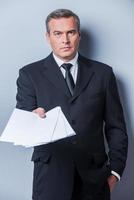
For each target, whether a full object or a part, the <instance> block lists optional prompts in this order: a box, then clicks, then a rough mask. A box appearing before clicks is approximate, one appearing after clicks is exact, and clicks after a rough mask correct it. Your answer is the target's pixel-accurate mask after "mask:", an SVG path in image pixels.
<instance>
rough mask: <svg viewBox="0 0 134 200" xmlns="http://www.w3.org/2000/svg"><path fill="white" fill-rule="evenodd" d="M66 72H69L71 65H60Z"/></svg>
mask: <svg viewBox="0 0 134 200" xmlns="http://www.w3.org/2000/svg"><path fill="white" fill-rule="evenodd" d="M61 66H62V67H63V68H64V69H65V70H66V71H70V69H71V67H72V66H73V65H72V64H71V63H63V64H62V65H61Z"/></svg>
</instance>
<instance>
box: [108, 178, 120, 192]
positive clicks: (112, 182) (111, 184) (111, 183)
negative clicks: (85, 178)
mask: <svg viewBox="0 0 134 200" xmlns="http://www.w3.org/2000/svg"><path fill="white" fill-rule="evenodd" d="M117 181H118V179H117V178H116V176H114V175H110V176H109V177H108V185H109V188H110V192H112V191H113V189H114V187H115V185H116V183H117Z"/></svg>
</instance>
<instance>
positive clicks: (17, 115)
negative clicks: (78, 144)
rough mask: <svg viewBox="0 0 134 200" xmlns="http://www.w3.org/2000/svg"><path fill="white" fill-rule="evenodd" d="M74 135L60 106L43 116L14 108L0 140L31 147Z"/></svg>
mask: <svg viewBox="0 0 134 200" xmlns="http://www.w3.org/2000/svg"><path fill="white" fill-rule="evenodd" d="M73 135H75V132H74V130H73V129H72V127H71V126H70V124H69V123H68V121H67V119H66V117H65V115H64V114H63V112H62V110H61V108H60V107H55V108H53V109H52V110H50V111H48V112H47V113H46V117H45V118H40V117H39V116H38V115H37V114H35V113H33V112H29V111H24V110H20V109H17V108H15V109H14V111H13V113H12V115H11V117H10V119H9V121H8V123H7V125H6V128H5V130H4V131H3V133H2V136H1V137H0V141H3V142H12V143H14V144H15V145H22V146H25V147H33V146H38V145H41V144H47V143H50V142H54V141H56V140H59V139H62V138H66V137H69V136H73Z"/></svg>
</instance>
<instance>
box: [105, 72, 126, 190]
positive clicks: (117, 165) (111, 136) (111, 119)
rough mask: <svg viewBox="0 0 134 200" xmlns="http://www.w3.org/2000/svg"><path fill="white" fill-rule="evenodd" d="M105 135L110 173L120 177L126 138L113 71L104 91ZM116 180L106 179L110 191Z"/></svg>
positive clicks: (112, 176)
mask: <svg viewBox="0 0 134 200" xmlns="http://www.w3.org/2000/svg"><path fill="white" fill-rule="evenodd" d="M105 135H106V139H107V142H108V146H109V159H110V167H111V171H113V172H115V173H117V174H118V175H119V176H120V177H121V176H122V173H123V170H124V168H125V164H126V158H127V147H128V137H127V133H126V125H125V120H124V114H123V109H122V105H121V103H120V98H119V93H118V89H117V84H116V79H115V76H114V73H113V71H111V73H110V76H109V79H108V82H107V89H106V103H105ZM117 180H118V179H117V177H116V176H115V175H114V174H112V175H111V176H110V177H109V178H108V183H109V186H110V190H111V191H112V189H113V188H114V185H115V183H116V182H117Z"/></svg>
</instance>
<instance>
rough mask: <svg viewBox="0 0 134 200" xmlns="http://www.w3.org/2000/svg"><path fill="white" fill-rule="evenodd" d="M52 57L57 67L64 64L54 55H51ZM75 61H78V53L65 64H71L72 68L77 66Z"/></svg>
mask: <svg viewBox="0 0 134 200" xmlns="http://www.w3.org/2000/svg"><path fill="white" fill-rule="evenodd" d="M53 57H54V59H55V61H56V63H57V64H58V66H59V67H61V65H62V64H63V63H65V62H64V61H63V60H61V59H60V58H58V57H57V56H56V55H55V54H54V53H53ZM77 60H78V52H77V53H76V55H75V57H74V58H73V59H72V60H70V61H68V62H66V63H71V64H72V65H73V66H74V65H76V64H77Z"/></svg>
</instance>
